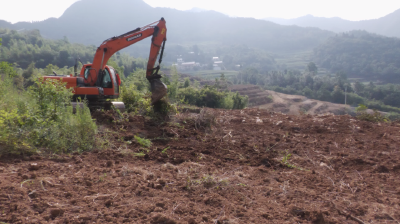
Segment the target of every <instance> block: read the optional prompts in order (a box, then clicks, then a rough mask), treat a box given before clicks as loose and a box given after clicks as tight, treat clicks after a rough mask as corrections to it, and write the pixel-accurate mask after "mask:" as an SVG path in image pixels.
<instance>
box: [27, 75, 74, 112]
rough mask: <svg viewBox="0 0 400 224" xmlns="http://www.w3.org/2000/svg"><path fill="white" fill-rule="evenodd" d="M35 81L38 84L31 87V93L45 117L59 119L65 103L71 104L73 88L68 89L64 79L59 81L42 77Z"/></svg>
mask: <svg viewBox="0 0 400 224" xmlns="http://www.w3.org/2000/svg"><path fill="white" fill-rule="evenodd" d="M35 83H36V86H32V87H31V88H30V89H29V94H30V96H31V97H32V98H33V99H34V100H35V101H36V102H37V106H38V107H39V108H38V111H40V112H41V116H43V117H49V118H51V119H53V120H57V119H58V118H59V117H60V115H63V112H62V110H61V109H62V108H64V107H65V105H70V101H71V98H72V96H73V93H72V90H73V89H67V88H66V85H67V83H65V82H62V79H61V80H60V81H59V80H56V79H46V80H44V79H43V78H40V79H37V80H36V82H35Z"/></svg>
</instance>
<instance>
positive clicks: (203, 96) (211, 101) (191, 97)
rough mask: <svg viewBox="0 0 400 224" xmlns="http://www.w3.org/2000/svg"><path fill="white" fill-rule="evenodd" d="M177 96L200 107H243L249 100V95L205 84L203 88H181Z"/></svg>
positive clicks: (182, 100) (184, 101)
mask: <svg viewBox="0 0 400 224" xmlns="http://www.w3.org/2000/svg"><path fill="white" fill-rule="evenodd" d="M177 98H178V99H179V100H180V101H181V102H183V103H186V104H190V105H196V106H198V107H210V108H224V109H243V108H245V107H246V105H247V102H248V97H247V96H241V95H240V94H239V93H231V92H221V91H219V90H218V89H217V88H214V87H212V86H205V87H204V88H202V89H195V88H193V87H188V88H183V89H179V91H178V94H177Z"/></svg>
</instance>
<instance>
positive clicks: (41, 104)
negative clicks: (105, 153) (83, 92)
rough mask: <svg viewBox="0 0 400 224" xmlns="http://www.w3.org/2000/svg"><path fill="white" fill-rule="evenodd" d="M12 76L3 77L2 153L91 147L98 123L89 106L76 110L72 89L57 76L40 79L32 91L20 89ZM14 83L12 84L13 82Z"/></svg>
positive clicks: (1, 101) (0, 118) (67, 150)
mask: <svg viewBox="0 0 400 224" xmlns="http://www.w3.org/2000/svg"><path fill="white" fill-rule="evenodd" d="M9 79H11V77H8V78H7V77H5V78H4V79H3V80H0V88H1V89H4V90H5V91H4V95H3V97H2V98H0V108H1V109H0V145H3V146H4V147H1V148H0V154H3V153H27V152H33V151H37V149H38V148H41V149H44V150H46V151H49V152H55V153H57V152H74V151H79V152H81V151H85V150H90V149H92V148H93V147H94V146H95V142H96V133H97V127H96V124H95V123H94V121H93V120H92V118H91V115H90V111H89V109H88V108H87V107H86V106H83V108H79V107H78V108H77V112H76V113H75V114H74V113H73V108H72V106H71V103H70V101H71V96H72V93H71V90H67V89H66V88H65V83H63V82H61V81H57V80H46V81H43V80H37V81H36V85H34V86H32V87H30V89H29V91H18V90H17V89H16V87H15V86H13V85H12V82H10V81H9ZM10 83H11V84H10Z"/></svg>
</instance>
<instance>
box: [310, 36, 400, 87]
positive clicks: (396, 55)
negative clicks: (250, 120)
mask: <svg viewBox="0 0 400 224" xmlns="http://www.w3.org/2000/svg"><path fill="white" fill-rule="evenodd" d="M313 58H314V60H315V62H316V63H317V64H319V65H320V66H321V67H323V68H326V69H328V70H330V71H332V72H334V73H335V72H345V73H346V74H347V75H348V76H349V77H359V78H367V79H374V80H383V81H386V82H391V83H393V82H399V81H400V39H398V38H389V37H383V36H379V35H375V34H371V33H368V32H365V31H351V32H349V33H343V34H338V35H336V36H334V37H330V38H329V39H328V40H327V41H326V42H325V43H323V44H321V45H320V46H318V47H317V48H315V50H314V55H313Z"/></svg>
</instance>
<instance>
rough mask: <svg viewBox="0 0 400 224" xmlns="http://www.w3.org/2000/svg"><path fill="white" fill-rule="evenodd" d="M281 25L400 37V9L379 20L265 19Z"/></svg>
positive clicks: (309, 17)
mask: <svg viewBox="0 0 400 224" xmlns="http://www.w3.org/2000/svg"><path fill="white" fill-rule="evenodd" d="M264 20H266V21H271V22H274V23H276V24H280V25H296V26H300V27H317V28H320V29H323V30H329V31H333V32H347V31H351V30H366V31H368V32H371V33H376V34H380V35H384V36H389V37H400V29H399V27H400V9H398V10H396V11H394V12H393V13H391V14H389V15H387V16H384V17H382V18H379V19H372V20H363V21H348V20H344V19H341V18H338V17H334V18H323V17H314V16H312V15H306V16H303V17H299V18H296V19H279V18H265V19H264Z"/></svg>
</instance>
